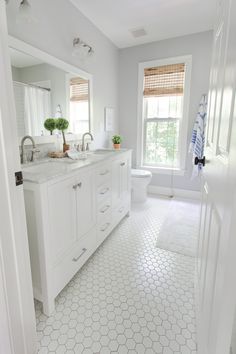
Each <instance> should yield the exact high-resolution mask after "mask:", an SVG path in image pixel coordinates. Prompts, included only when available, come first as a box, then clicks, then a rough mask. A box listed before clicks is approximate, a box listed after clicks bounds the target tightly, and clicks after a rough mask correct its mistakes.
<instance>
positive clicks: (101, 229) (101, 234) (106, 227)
mask: <svg viewBox="0 0 236 354" xmlns="http://www.w3.org/2000/svg"><path fill="white" fill-rule="evenodd" d="M112 229H113V223H112V213H109V214H107V215H106V217H105V218H103V219H102V221H101V222H100V223H99V224H98V226H97V244H98V245H100V244H101V243H102V242H103V241H104V240H105V238H106V237H107V236H108V235H109V234H110V232H111V231H112Z"/></svg>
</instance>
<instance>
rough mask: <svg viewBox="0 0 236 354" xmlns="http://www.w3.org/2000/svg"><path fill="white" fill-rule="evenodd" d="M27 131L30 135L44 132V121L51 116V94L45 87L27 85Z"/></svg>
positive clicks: (25, 116)
mask: <svg viewBox="0 0 236 354" xmlns="http://www.w3.org/2000/svg"><path fill="white" fill-rule="evenodd" d="M24 91H25V95H24V96H25V114H24V119H25V131H26V133H27V134H29V135H33V136H37V135H43V134H44V125H43V123H44V121H45V119H46V118H49V117H50V116H51V94H50V91H47V90H45V89H41V88H37V87H32V86H25V87H24Z"/></svg>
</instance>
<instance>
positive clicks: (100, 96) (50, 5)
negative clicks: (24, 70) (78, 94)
mask: <svg viewBox="0 0 236 354" xmlns="http://www.w3.org/2000/svg"><path fill="white" fill-rule="evenodd" d="M32 5H33V9H34V12H35V16H36V17H37V18H38V23H33V24H27V23H21V24H17V23H16V12H17V9H18V6H19V4H18V2H16V1H9V3H8V5H7V18H8V32H9V34H10V35H12V36H14V37H16V38H18V39H20V40H23V41H25V42H26V43H28V44H31V45H32V46H34V47H36V48H39V49H41V50H43V51H45V52H47V53H49V54H51V55H53V56H55V57H57V58H59V59H61V60H64V61H65V62H67V63H70V64H72V65H74V66H77V67H79V68H81V69H83V70H86V71H87V72H90V73H91V74H92V75H93V97H94V105H93V117H94V133H95V134H94V135H95V137H96V145H97V146H105V145H106V144H107V143H108V136H107V134H106V133H105V132H104V107H106V106H107V107H114V108H115V111H116V117H115V129H114V131H115V132H117V131H118V114H117V111H118V49H117V48H116V47H115V46H114V45H113V44H112V43H111V41H110V40H109V39H108V38H107V37H105V36H104V35H103V34H102V33H101V32H100V31H99V30H98V29H97V28H96V27H95V26H94V25H93V24H92V23H91V22H90V21H89V20H88V19H87V18H86V17H84V16H83V15H82V14H81V13H80V12H79V11H78V10H77V9H76V8H75V7H74V5H73V4H72V3H71V2H70V1H68V0H50V1H48V0H40V1H34V0H32ZM77 36H79V37H81V38H82V40H83V41H85V42H87V43H88V44H89V45H91V46H92V47H93V48H94V51H95V54H94V55H93V56H92V57H91V58H90V60H88V61H85V62H84V63H83V62H80V61H79V60H78V58H76V57H73V56H72V41H73V39H74V37H77Z"/></svg>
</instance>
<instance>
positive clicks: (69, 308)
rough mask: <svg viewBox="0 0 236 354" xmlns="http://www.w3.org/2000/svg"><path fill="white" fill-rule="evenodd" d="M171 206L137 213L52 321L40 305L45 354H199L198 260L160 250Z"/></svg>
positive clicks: (66, 295)
mask: <svg viewBox="0 0 236 354" xmlns="http://www.w3.org/2000/svg"><path fill="white" fill-rule="evenodd" d="M169 203H170V200H168V199H164V198H163V199H161V198H153V197H152V198H149V200H148V202H147V203H146V204H145V205H142V206H134V207H133V208H132V213H131V215H130V217H129V218H125V219H124V220H123V221H122V222H121V223H120V225H119V226H118V227H117V228H116V229H115V230H114V231H113V232H112V234H111V235H110V236H109V237H108V239H107V240H106V241H105V242H104V243H103V244H102V245H101V246H100V248H99V249H98V250H97V252H96V253H95V254H94V255H93V256H92V257H91V258H90V260H89V261H88V262H87V263H86V264H85V265H84V267H83V268H82V269H81V270H80V271H79V272H78V273H77V274H76V275H75V277H74V278H73V279H72V280H71V282H70V283H69V284H68V286H67V287H66V288H65V289H64V290H63V291H62V292H61V293H60V295H59V296H58V297H57V299H56V311H55V313H54V315H53V316H51V317H49V318H47V317H46V316H44V315H43V314H42V312H41V304H40V303H39V302H36V304H35V308H36V318H37V333H38V343H39V353H40V354H44V353H58V354H59V353H67V354H80V353H81V354H82V353H83V354H92V353H99V354H106V353H107V354H109V353H120V354H125V353H130V354H131V353H138V354H142V353H146V354H151V353H152V354H156V353H162V354H173V353H175V354H177V353H178V354H189V353H191V354H196V340H195V310H194V284H193V279H194V259H193V258H191V257H188V256H183V255H180V254H176V253H172V252H169V251H165V250H161V249H158V248H156V247H155V241H156V237H157V234H158V232H159V230H160V226H161V224H162V222H163V220H164V219H165V217H167V216H168V217H171V215H168V207H169ZM186 203H187V200H186Z"/></svg>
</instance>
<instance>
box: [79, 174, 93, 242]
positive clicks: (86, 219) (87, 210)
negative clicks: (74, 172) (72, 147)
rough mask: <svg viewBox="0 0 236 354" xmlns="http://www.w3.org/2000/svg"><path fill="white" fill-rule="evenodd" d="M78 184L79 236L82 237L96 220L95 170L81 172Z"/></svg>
mask: <svg viewBox="0 0 236 354" xmlns="http://www.w3.org/2000/svg"><path fill="white" fill-rule="evenodd" d="M76 186H77V189H76V219H77V238H78V239H80V238H81V237H82V236H83V235H85V234H86V233H87V232H88V231H89V230H91V229H92V228H93V227H94V226H95V222H96V204H95V188H94V172H93V171H92V170H88V171H86V172H81V173H79V174H78V176H77V177H76Z"/></svg>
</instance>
